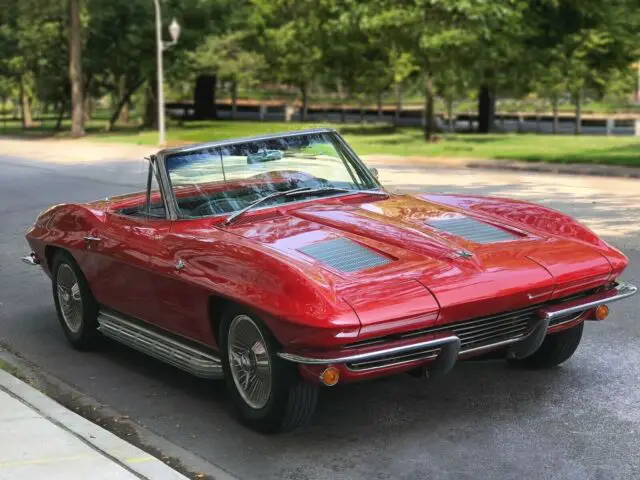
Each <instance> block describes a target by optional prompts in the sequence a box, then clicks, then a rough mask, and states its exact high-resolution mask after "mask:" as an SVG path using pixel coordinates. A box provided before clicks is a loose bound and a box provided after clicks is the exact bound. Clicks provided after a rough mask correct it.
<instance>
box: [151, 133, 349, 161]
mask: <svg viewBox="0 0 640 480" xmlns="http://www.w3.org/2000/svg"><path fill="white" fill-rule="evenodd" d="M316 133H336V130H335V129H334V128H310V129H307V130H293V131H290V132H282V133H269V134H265V135H257V136H253V137H240V138H232V139H228V140H218V141H215V142H204V143H196V144H192V145H185V146H183V147H174V148H165V149H163V150H160V151H159V152H158V155H159V156H163V157H164V156H166V155H172V154H174V153H184V152H193V151H197V150H203V149H209V148H216V147H225V146H228V145H235V144H238V143H247V142H260V141H263V140H273V139H274V138H287V137H297V136H300V135H313V134H316Z"/></svg>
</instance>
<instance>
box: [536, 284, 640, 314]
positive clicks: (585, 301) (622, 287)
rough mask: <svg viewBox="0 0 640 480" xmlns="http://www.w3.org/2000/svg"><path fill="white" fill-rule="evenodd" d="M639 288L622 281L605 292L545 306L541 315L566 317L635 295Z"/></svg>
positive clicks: (540, 311)
mask: <svg viewBox="0 0 640 480" xmlns="http://www.w3.org/2000/svg"><path fill="white" fill-rule="evenodd" d="M637 291H638V288H637V287H636V286H635V285H631V284H629V283H620V284H618V285H616V286H615V287H614V288H612V289H610V290H607V291H605V292H601V293H596V294H594V295H589V296H588V297H584V298H581V299H579V300H574V301H572V302H567V303H561V304H559V305H554V306H552V307H544V308H542V309H540V310H539V313H540V315H541V316H542V317H543V318H547V319H548V320H553V319H554V318H558V317H564V316H566V315H571V314H572V313H578V312H583V311H585V310H589V309H590V308H595V307H597V306H598V305H601V304H603V303H611V302H617V301H619V300H622V299H625V298H627V297H630V296H632V295H635V294H636V292H637Z"/></svg>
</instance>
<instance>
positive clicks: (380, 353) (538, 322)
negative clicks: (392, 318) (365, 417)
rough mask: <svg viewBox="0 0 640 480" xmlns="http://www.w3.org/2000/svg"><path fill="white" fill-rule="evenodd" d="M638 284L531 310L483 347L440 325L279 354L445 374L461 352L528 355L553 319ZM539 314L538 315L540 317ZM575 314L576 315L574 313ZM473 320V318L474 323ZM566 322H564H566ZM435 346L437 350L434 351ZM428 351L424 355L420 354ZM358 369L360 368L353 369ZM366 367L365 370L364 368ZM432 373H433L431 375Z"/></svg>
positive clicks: (310, 361) (626, 293)
mask: <svg viewBox="0 0 640 480" xmlns="http://www.w3.org/2000/svg"><path fill="white" fill-rule="evenodd" d="M637 290H638V289H637V288H636V287H635V286H634V285H630V284H624V283H623V284H619V285H617V286H615V287H614V288H612V289H610V290H607V291H606V292H601V293H596V294H593V295H588V296H585V297H582V298H579V299H577V300H570V301H567V302H563V303H559V304H557V305H551V306H543V307H540V308H538V309H535V310H533V309H532V310H530V312H531V313H532V314H533V317H534V318H533V320H532V322H531V323H530V324H529V327H528V328H527V330H526V332H524V334H520V335H519V336H514V337H513V338H507V339H504V338H503V339H501V340H500V341H498V342H496V343H491V344H488V345H483V346H481V347H476V348H469V349H463V350H461V349H460V343H461V339H460V337H458V336H457V335H456V334H455V333H454V332H453V331H450V332H446V331H442V329H443V327H438V328H439V329H441V330H440V332H439V333H440V335H444V336H440V337H438V338H431V339H428V340H425V339H424V337H423V338H421V339H419V338H414V339H411V340H405V341H402V342H393V343H391V342H381V343H378V344H375V345H371V346H369V347H364V348H359V349H358V350H356V352H357V353H354V352H353V350H349V349H345V350H342V351H340V352H331V353H326V354H324V353H323V354H314V355H309V356H307V355H302V354H295V353H287V352H279V353H278V355H279V356H280V357H281V358H283V359H285V360H288V361H291V362H294V363H298V364H302V365H331V364H333V365H339V364H345V365H346V366H347V368H350V369H352V368H351V366H352V365H354V364H361V365H362V364H364V363H368V362H375V367H370V366H369V367H367V368H366V370H368V371H370V370H372V369H381V368H387V367H393V366H397V365H401V364H404V363H417V362H419V361H421V360H423V361H431V363H429V366H428V368H431V367H430V366H433V367H434V375H435V374H438V375H443V374H445V373H447V372H448V371H449V370H450V369H451V368H453V366H454V364H455V362H456V360H457V359H458V357H459V356H465V357H466V356H468V355H469V354H479V353H482V352H485V351H489V350H493V349H496V348H500V347H506V346H509V350H508V353H507V355H508V356H510V357H515V358H525V357H527V356H529V355H531V354H533V353H534V352H535V351H536V350H537V349H538V348H539V347H540V345H541V344H542V342H543V341H544V338H545V336H546V334H547V331H548V329H549V328H550V322H551V321H552V320H554V319H562V318H564V317H567V316H572V315H574V314H577V313H584V312H586V311H588V310H590V309H592V308H595V307H597V306H598V305H601V304H606V303H611V302H616V301H618V300H622V299H625V298H627V297H630V296H631V295H634V294H635V293H636V292H637ZM536 317H537V319H536ZM573 318H575V315H574V317H573ZM472 322H473V320H470V323H472ZM563 323H564V322H563ZM434 350H435V351H434ZM421 353H424V356H423V357H420V354H421ZM353 370H354V371H357V370H358V369H353ZM362 370H365V369H364V368H363V369H362ZM430 376H432V375H430Z"/></svg>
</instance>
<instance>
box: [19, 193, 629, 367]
mask: <svg viewBox="0 0 640 480" xmlns="http://www.w3.org/2000/svg"><path fill="white" fill-rule="evenodd" d="M143 201H144V194H133V195H130V196H121V197H116V198H114V199H111V200H110V201H100V202H93V203H91V204H86V205H61V206H56V207H53V208H51V209H49V210H47V211H46V212H44V213H43V214H42V215H41V216H40V217H39V218H38V220H37V221H36V224H35V225H34V227H33V228H32V229H31V230H30V231H29V232H28V234H27V239H28V242H29V244H30V245H31V247H32V248H33V250H34V252H35V253H36V255H37V256H38V257H39V258H42V259H44V258H45V253H46V252H45V247H47V246H49V247H51V246H54V247H59V248H64V249H67V250H69V251H70V252H71V253H72V254H73V255H74V257H75V258H76V260H77V261H78V263H79V265H80V266H81V268H82V269H83V271H84V273H85V275H86V276H87V279H88V281H89V284H90V286H91V289H92V291H93V293H94V295H95V296H96V298H97V299H98V301H99V302H100V303H101V304H103V305H106V306H108V307H111V308H113V309H116V310H118V311H120V312H122V313H124V314H127V315H130V316H133V317H136V318H139V319H140V320H143V321H145V322H148V323H151V324H154V325H156V326H158V327H161V328H163V329H166V330H169V331H171V332H173V333H176V334H178V335H181V336H184V337H187V338H189V339H192V340H194V341H197V342H200V343H202V344H205V345H208V346H212V347H215V346H216V335H217V332H215V331H214V329H213V328H212V319H213V320H215V319H216V318H219V316H220V314H221V311H218V310H216V309H215V308H214V309H213V311H212V309H211V308H210V305H214V307H215V305H223V304H222V303H217V302H213V303H211V302H210V299H211V298H215V299H220V298H221V299H224V300H228V301H232V302H235V303H238V304H240V305H242V306H244V307H246V308H247V309H249V310H251V311H253V312H255V313H256V314H257V315H258V316H260V318H262V319H263V321H264V322H265V323H266V324H267V326H268V327H269V328H270V329H271V331H272V332H273V334H274V335H275V337H276V338H277V339H278V340H279V342H280V343H281V344H282V345H283V348H284V349H285V350H287V351H291V352H301V351H308V350H314V351H325V352H327V351H336V350H339V349H340V347H341V346H343V345H345V344H347V343H352V342H355V341H357V340H363V339H367V338H372V337H376V336H381V335H388V334H391V333H399V332H404V331H410V330H414V329H418V328H424V327H425V326H430V325H433V324H446V323H449V322H457V321H463V320H467V319H472V318H477V317H480V316H485V315H491V314H494V313H499V312H504V311H508V310H512V309H516V308H522V307H525V306H527V305H530V304H533V303H541V302H544V301H546V300H549V299H552V298H559V297H562V296H566V295H570V294H572V293H575V292H580V291H584V290H588V289H591V288H593V287H597V286H601V285H604V284H606V283H607V282H609V281H610V280H611V279H613V278H615V277H617V276H618V275H619V274H620V273H621V272H622V271H623V270H624V268H625V267H626V265H627V259H626V257H625V256H624V255H623V254H622V253H621V252H619V251H618V250H616V249H615V248H613V247H611V246H609V245H608V244H606V243H605V242H604V241H602V240H600V239H599V238H598V237H597V236H596V235H595V234H593V232H591V231H590V230H588V229H587V228H586V227H584V226H582V225H580V224H579V223H577V222H575V221H574V220H572V219H570V218H568V217H567V216H565V215H562V214H560V213H558V212H555V211H552V210H549V209H547V208H544V207H541V206H538V205H533V204H529V203H525V202H518V201H512V200H505V199H496V198H482V197H475V196H455V195H451V196H443V195H431V196H428V195H419V196H409V195H403V196H390V197H389V198H388V199H384V198H379V197H373V196H367V195H350V196H345V197H337V198H328V199H322V200H312V201H306V202H299V203H294V204H289V205H284V206H282V205H281V206H278V207H273V208H267V209H262V210H258V211H254V212H249V213H247V214H245V215H244V216H243V217H242V219H241V220H239V221H238V222H236V223H234V224H232V225H231V226H229V227H225V226H223V225H222V224H221V222H220V220H221V219H222V218H224V217H216V218H209V219H196V220H178V221H174V222H171V221H168V220H163V219H140V218H134V217H127V216H123V215H120V214H118V213H117V212H118V211H119V209H121V208H124V207H131V206H134V205H136V204H140V203H142V202H143ZM455 212H457V213H461V212H462V213H465V214H466V215H469V216H472V217H474V218H476V219H479V220H481V221H484V222H487V223H491V224H493V225H495V226H497V227H499V228H504V229H506V230H509V231H510V232H512V233H513V234H514V235H515V236H516V237H517V238H516V239H515V240H513V241H508V242H501V243H496V244H490V245H479V244H474V243H472V242H468V241H466V240H464V239H461V238H457V237H453V236H451V235H447V234H444V233H443V232H439V231H438V230H436V229H433V228H430V227H428V226H426V225H425V221H426V220H427V219H429V218H433V217H439V216H441V215H443V214H448V213H455ZM86 235H91V236H97V237H100V238H101V239H102V241H101V242H99V244H97V245H90V246H87V245H86V244H85V242H84V241H83V237H84V236H86ZM340 237H346V238H349V239H351V240H353V241H355V242H359V243H360V244H362V245H365V246H367V247H369V248H371V249H373V250H376V251H378V252H380V253H381V254H382V255H385V256H387V257H388V258H390V259H391V260H392V261H391V262H389V263H388V264H386V265H383V266H379V267H376V268H372V269H368V270H363V271H359V272H351V273H345V272H339V271H336V270H334V269H332V268H331V267H328V266H326V265H324V264H321V263H320V262H318V261H316V260H314V259H313V258H310V257H308V256H306V255H305V254H303V253H302V252H301V251H300V248H302V247H304V246H307V245H311V244H313V243H316V242H319V241H323V240H327V239H333V238H340ZM462 249H465V250H468V251H469V252H472V253H473V256H472V257H471V258H460V257H458V256H456V252H458V251H459V250H462ZM178 260H182V261H183V262H184V264H185V268H184V269H182V270H176V268H175V265H176V262H178ZM43 267H44V268H45V270H47V269H48V267H47V264H46V262H43ZM410 366H411V365H409V366H405V367H403V368H400V369H398V368H394V369H391V370H390V371H391V373H393V372H395V371H397V370H402V369H405V370H406V368H409V367H410ZM307 373H308V372H307ZM316 373H318V372H315V370H314V372H313V374H314V375H315V374H316ZM343 373H344V375H345V376H346V377H348V378H349V377H354V376H355V377H357V376H363V377H366V376H369V375H370V374H366V375H363V374H354V373H353V372H351V373H348V372H343ZM383 373H389V372H386V371H384V372H379V374H383ZM373 375H376V374H373Z"/></svg>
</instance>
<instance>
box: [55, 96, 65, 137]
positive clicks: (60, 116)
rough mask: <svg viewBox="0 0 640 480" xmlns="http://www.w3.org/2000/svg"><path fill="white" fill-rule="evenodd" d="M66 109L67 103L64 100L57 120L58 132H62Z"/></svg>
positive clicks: (59, 108)
mask: <svg viewBox="0 0 640 480" xmlns="http://www.w3.org/2000/svg"><path fill="white" fill-rule="evenodd" d="M65 107H66V103H65V101H64V100H63V101H61V102H60V106H59V107H58V119H57V120H56V127H55V129H56V130H60V127H62V119H63V118H64V111H65Z"/></svg>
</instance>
